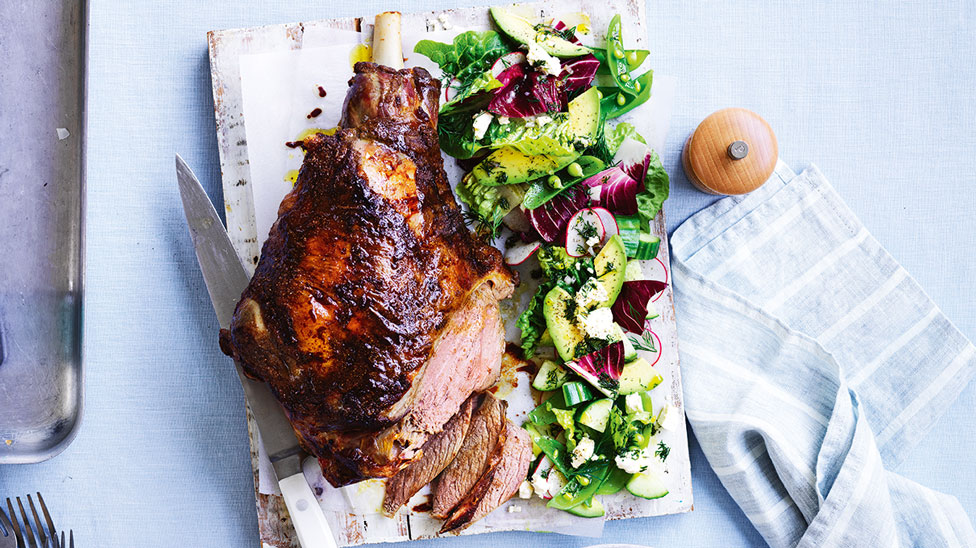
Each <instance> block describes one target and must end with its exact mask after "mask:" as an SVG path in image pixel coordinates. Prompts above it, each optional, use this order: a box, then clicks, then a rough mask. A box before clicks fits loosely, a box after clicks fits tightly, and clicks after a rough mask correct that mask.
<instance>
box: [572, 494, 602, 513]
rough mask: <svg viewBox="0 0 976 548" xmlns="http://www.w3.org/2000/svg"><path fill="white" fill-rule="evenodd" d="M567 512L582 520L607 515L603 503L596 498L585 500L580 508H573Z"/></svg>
mask: <svg viewBox="0 0 976 548" xmlns="http://www.w3.org/2000/svg"><path fill="white" fill-rule="evenodd" d="M587 505H589V506H587ZM566 511H567V512H569V513H570V514H573V515H576V516H579V517H581V518H598V517H600V516H602V515H603V514H604V513H605V511H604V509H603V503H602V502H600V499H598V498H596V497H593V498H591V499H589V500H585V501H583V502H582V503H581V504H579V505H578V506H573V507H572V508H569V509H567V510H566Z"/></svg>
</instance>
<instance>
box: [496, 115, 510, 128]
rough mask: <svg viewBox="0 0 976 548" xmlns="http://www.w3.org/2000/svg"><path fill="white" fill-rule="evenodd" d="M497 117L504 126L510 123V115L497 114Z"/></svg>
mask: <svg viewBox="0 0 976 548" xmlns="http://www.w3.org/2000/svg"><path fill="white" fill-rule="evenodd" d="M496 118H497V119H498V123H499V124H501V125H503V126H507V125H508V116H497V117H496Z"/></svg>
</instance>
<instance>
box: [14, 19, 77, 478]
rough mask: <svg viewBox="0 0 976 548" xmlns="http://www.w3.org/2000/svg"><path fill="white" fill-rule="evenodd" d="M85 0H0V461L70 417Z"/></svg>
mask: <svg viewBox="0 0 976 548" xmlns="http://www.w3.org/2000/svg"><path fill="white" fill-rule="evenodd" d="M87 26H88V21H87V9H86V2H84V1H68V2H0V59H3V62H2V63H0V65H2V66H3V68H2V69H0V464H3V463H28V462H38V461H42V460H45V459H49V458H51V457H53V456H55V455H57V454H58V453H60V452H61V451H62V450H63V449H64V448H65V447H66V446H67V445H68V444H69V443H70V442H71V440H72V439H73V438H74V436H75V433H76V432H77V429H78V425H79V423H80V421H81V414H82V406H83V398H84V382H83V381H84V376H83V374H82V301H83V296H84V253H85V245H84V239H85V230H84V221H85V215H84V212H85V92H86V85H85V84H86V64H87V41H86V34H87Z"/></svg>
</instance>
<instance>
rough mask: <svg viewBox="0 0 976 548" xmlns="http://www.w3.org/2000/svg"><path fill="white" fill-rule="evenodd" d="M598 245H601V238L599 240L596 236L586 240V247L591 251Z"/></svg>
mask: <svg viewBox="0 0 976 548" xmlns="http://www.w3.org/2000/svg"><path fill="white" fill-rule="evenodd" d="M598 243H600V238H597V237H596V236H590V237H589V238H587V239H586V247H589V248H590V249H592V248H594V247H596V244H598Z"/></svg>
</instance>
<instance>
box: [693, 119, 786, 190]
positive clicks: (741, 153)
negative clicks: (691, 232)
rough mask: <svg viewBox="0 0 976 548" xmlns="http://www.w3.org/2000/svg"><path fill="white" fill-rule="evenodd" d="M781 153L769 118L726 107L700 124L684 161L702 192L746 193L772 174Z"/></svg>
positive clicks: (760, 184)
mask: <svg viewBox="0 0 976 548" xmlns="http://www.w3.org/2000/svg"><path fill="white" fill-rule="evenodd" d="M778 155H779V150H778V148H777V146H776V135H775V134H774V133H773V130H772V128H770V127H769V124H768V123H766V120H763V119H762V118H761V117H760V116H759V115H758V114H756V113H755V112H752V111H751V110H746V109H744V108H727V109H723V110H719V111H717V112H714V113H712V114H711V115H709V116H708V118H705V119H704V120H703V121H702V123H701V124H699V125H698V128H697V129H695V131H694V133H692V134H691V137H689V138H688V142H686V143H685V148H684V151H683V152H682V155H681V163H682V164H683V165H684V168H685V173H686V174H687V175H688V179H690V180H691V182H692V184H694V185H695V186H696V187H697V188H698V190H701V191H702V192H707V193H709V194H746V193H747V192H752V191H753V190H756V189H757V188H759V187H760V186H762V184H763V183H764V182H766V179H768V178H769V176H770V175H772V173H773V169H774V168H775V167H776V159H777V158H778Z"/></svg>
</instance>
